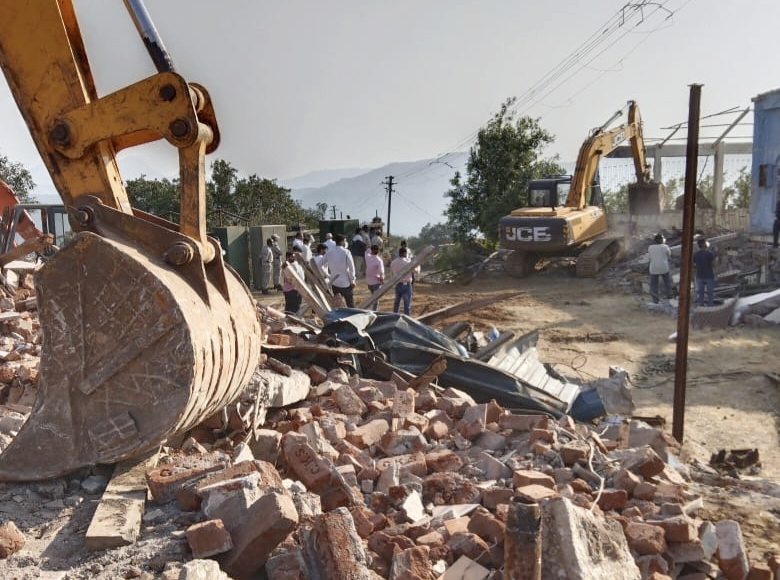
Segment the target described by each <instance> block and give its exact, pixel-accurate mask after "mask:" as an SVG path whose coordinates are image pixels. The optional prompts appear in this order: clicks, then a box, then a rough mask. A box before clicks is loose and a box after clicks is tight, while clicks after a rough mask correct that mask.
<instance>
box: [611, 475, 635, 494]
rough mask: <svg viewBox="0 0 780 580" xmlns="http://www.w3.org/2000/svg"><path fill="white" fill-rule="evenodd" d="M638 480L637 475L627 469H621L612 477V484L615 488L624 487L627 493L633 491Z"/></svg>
mask: <svg viewBox="0 0 780 580" xmlns="http://www.w3.org/2000/svg"><path fill="white" fill-rule="evenodd" d="M639 482H640V479H639V477H638V476H637V475H636V474H635V473H634V472H633V471H629V470H628V469H621V470H620V471H618V472H617V474H616V475H615V476H614V477H613V478H612V485H613V486H614V487H616V488H617V489H625V490H626V491H627V492H628V493H629V495H630V494H632V493H633V492H634V488H635V487H636V486H637V484H638V483H639Z"/></svg>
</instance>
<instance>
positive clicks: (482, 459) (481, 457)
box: [472, 451, 512, 479]
mask: <svg viewBox="0 0 780 580" xmlns="http://www.w3.org/2000/svg"><path fill="white" fill-rule="evenodd" d="M472 465H473V466H474V467H477V468H479V469H480V470H482V474H483V477H484V478H485V479H506V478H508V477H511V475H512V470H511V469H509V467H507V466H506V464H504V463H503V462H502V461H500V460H498V459H496V458H495V457H493V456H492V455H490V454H489V453H485V452H484V451H481V452H480V453H479V454H478V455H477V456H476V458H474V460H473V461H472Z"/></svg>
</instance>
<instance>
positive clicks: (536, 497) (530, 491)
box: [515, 483, 558, 502]
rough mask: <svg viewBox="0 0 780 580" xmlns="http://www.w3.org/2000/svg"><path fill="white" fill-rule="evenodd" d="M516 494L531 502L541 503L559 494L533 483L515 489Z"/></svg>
mask: <svg viewBox="0 0 780 580" xmlns="http://www.w3.org/2000/svg"><path fill="white" fill-rule="evenodd" d="M515 493H516V494H517V495H519V496H521V497H523V498H525V499H526V500H528V501H530V502H539V501H541V500H543V499H545V498H548V497H555V496H557V495H558V493H557V492H556V491H555V490H553V489H550V488H549V487H546V486H543V485H539V484H536V483H532V484H531V485H524V486H522V487H518V488H516V489H515Z"/></svg>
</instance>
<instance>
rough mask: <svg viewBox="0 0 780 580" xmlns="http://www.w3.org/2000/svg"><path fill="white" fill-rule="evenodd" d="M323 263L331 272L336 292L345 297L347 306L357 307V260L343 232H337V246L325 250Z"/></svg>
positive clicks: (334, 291) (332, 283)
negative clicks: (355, 290) (353, 256)
mask: <svg viewBox="0 0 780 580" xmlns="http://www.w3.org/2000/svg"><path fill="white" fill-rule="evenodd" d="M322 264H323V265H324V266H326V267H327V268H328V271H329V272H330V280H331V282H330V284H331V288H333V293H334V294H340V295H341V296H343V297H344V302H346V304H347V308H354V307H355V297H354V295H353V290H354V288H355V261H354V260H353V259H352V253H351V252H350V251H349V250H348V249H347V240H346V238H345V237H344V236H343V235H342V234H336V247H334V248H333V249H329V250H328V251H327V252H325V258H324V259H323V260H322Z"/></svg>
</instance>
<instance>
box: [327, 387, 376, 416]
mask: <svg viewBox="0 0 780 580" xmlns="http://www.w3.org/2000/svg"><path fill="white" fill-rule="evenodd" d="M333 399H334V400H335V401H336V404H337V405H338V406H339V409H341V412H342V413H344V414H345V415H363V414H365V413H366V411H368V407H366V404H365V403H364V402H363V401H362V400H361V398H360V397H359V396H358V394H357V393H356V392H355V391H353V390H352V387H350V386H349V385H341V386H339V387H336V388H335V389H334V390H333Z"/></svg>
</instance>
